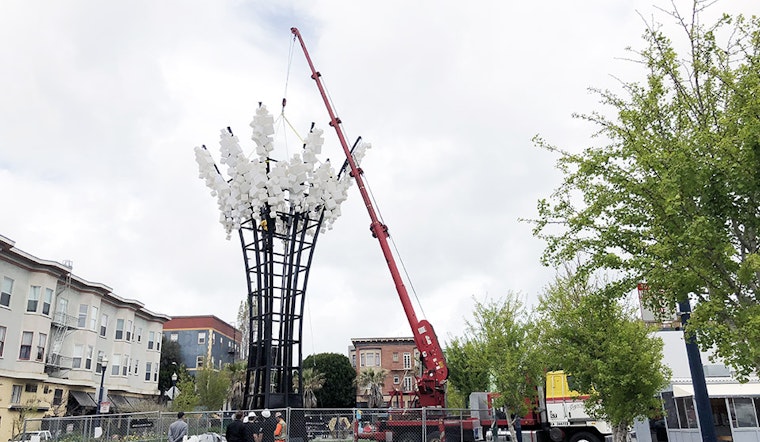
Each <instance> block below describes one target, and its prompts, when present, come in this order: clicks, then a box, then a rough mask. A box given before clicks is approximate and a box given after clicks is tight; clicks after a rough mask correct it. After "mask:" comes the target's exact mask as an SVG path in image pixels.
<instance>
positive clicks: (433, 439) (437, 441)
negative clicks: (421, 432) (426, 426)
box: [427, 431, 441, 442]
mask: <svg viewBox="0 0 760 442" xmlns="http://www.w3.org/2000/svg"><path fill="white" fill-rule="evenodd" d="M427 442H441V432H440V431H431V432H430V433H428V434H427Z"/></svg>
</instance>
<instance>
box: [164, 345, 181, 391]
mask: <svg viewBox="0 0 760 442" xmlns="http://www.w3.org/2000/svg"><path fill="white" fill-rule="evenodd" d="M181 361H182V356H181V351H180V346H179V343H178V342H173V341H170V340H167V339H166V338H163V337H162V338H161V362H160V363H159V370H158V389H159V390H161V391H167V390H169V389H170V388H171V387H172V374H174V373H177V376H179V371H180V370H186V368H185V367H184V366H183V365H182V362H181Z"/></svg>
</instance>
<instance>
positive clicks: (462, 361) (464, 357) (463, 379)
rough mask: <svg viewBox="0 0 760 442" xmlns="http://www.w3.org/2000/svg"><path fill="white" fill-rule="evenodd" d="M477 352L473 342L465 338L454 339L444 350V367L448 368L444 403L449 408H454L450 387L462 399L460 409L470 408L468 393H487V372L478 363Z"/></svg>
mask: <svg viewBox="0 0 760 442" xmlns="http://www.w3.org/2000/svg"><path fill="white" fill-rule="evenodd" d="M478 351H479V350H478V347H477V346H476V344H475V342H474V341H472V340H469V339H466V338H454V339H452V340H451V343H449V345H447V346H446V348H445V349H444V354H445V355H446V365H448V367H449V379H448V382H449V386H448V390H447V392H446V396H447V397H446V401H447V404H448V405H449V406H450V407H454V404H453V403H452V401H451V396H452V395H451V393H452V391H451V390H452V387H454V389H455V390H456V391H457V392H458V393H459V394H460V395H461V396H462V397H463V399H464V400H463V401H462V403H461V404H460V406H459V407H460V408H466V407H469V406H470V393H472V392H475V391H488V370H487V368H486V367H485V366H483V365H480V364H479V363H478V358H477V353H478Z"/></svg>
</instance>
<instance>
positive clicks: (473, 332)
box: [455, 293, 541, 440]
mask: <svg viewBox="0 0 760 442" xmlns="http://www.w3.org/2000/svg"><path fill="white" fill-rule="evenodd" d="M473 316H474V319H473V320H472V321H467V328H466V330H465V336H464V337H463V338H461V339H460V340H459V341H457V342H459V343H460V344H462V343H463V345H464V346H465V349H466V352H465V353H462V355H461V356H462V357H463V358H466V359H467V361H466V362H462V363H461V366H462V367H468V366H469V367H479V368H476V369H475V371H474V373H475V374H476V376H482V372H483V371H485V372H486V373H487V378H488V380H489V382H490V383H491V384H492V385H493V387H494V388H492V389H490V390H489V391H494V392H497V393H499V397H498V398H497V399H496V403H495V404H494V406H497V407H502V406H503V407H505V408H506V411H507V416H513V415H514V416H525V414H526V413H527V412H528V411H529V410H528V404H527V403H526V398H534V397H535V396H536V385H537V383H538V382H539V381H540V379H541V367H540V365H539V363H538V360H537V357H536V353H535V352H536V347H535V345H534V343H535V341H534V340H533V339H531V338H530V332H531V321H530V314H529V312H528V311H527V310H526V309H525V306H524V304H523V302H522V301H521V300H520V299H519V296H518V295H517V294H514V293H507V295H506V296H505V297H504V298H502V299H500V300H498V301H496V300H490V301H487V302H485V303H481V302H480V301H477V300H476V301H475V311H474V313H473ZM456 362H457V361H456V357H455V363H456ZM460 375H461V373H460V374H457V375H455V379H457V376H460ZM479 381H482V378H481V379H480V380H479ZM473 386H476V385H474V384H473ZM477 386H480V385H477ZM513 424H514V418H513V419H511V420H510V421H509V430H510V432H511V433H512V438H513V439H512V440H516V433H515V429H514V425H513Z"/></svg>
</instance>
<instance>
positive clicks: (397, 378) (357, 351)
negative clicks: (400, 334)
mask: <svg viewBox="0 0 760 442" xmlns="http://www.w3.org/2000/svg"><path fill="white" fill-rule="evenodd" d="M351 343H352V346H351V347H350V348H349V356H348V357H349V359H350V360H351V365H353V367H354V369H356V376H357V377H358V376H359V374H360V373H361V372H362V370H364V369H366V368H373V369H382V370H385V372H386V375H385V380H384V382H383V388H382V392H383V399H384V400H385V403H386V404H387V405H388V406H393V407H410V406H411V407H413V406H415V400H416V395H415V391H416V389H417V385H416V380H415V379H416V373H417V371H418V370H419V367H418V365H419V363H418V361H419V352H418V351H417V347H416V346H415V345H414V338H353V339H351ZM367 402H368V397H367V391H366V389H365V388H362V387H360V386H357V390H356V405H357V407H366V406H367Z"/></svg>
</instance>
